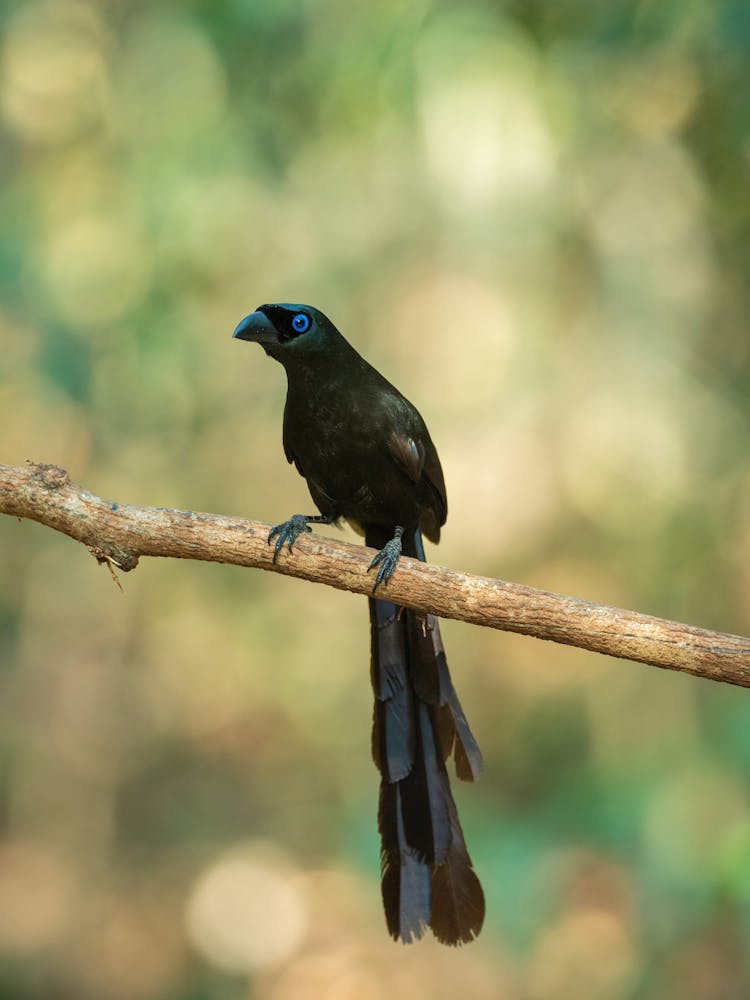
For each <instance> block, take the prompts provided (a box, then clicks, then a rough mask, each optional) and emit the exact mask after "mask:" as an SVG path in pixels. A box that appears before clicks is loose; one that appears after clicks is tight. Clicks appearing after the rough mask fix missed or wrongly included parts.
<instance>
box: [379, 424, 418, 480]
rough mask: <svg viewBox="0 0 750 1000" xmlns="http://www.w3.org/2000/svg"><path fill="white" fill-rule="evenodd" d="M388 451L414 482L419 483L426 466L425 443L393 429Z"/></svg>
mask: <svg viewBox="0 0 750 1000" xmlns="http://www.w3.org/2000/svg"><path fill="white" fill-rule="evenodd" d="M388 451H390V453H391V455H392V457H393V458H394V459H395V460H396V465H398V466H399V468H401V469H402V470H403V471H404V472H405V473H406V475H407V476H408V477H409V479H411V481H412V482H413V483H418V482H419V480H420V479H421V478H422V469H423V467H424V445H423V444H422V442H421V441H420V440H419V439H417V440H416V441H415V440H414V438H413V437H409V435H408V434H400V433H398V431H392V432H391V435H390V437H389V438H388Z"/></svg>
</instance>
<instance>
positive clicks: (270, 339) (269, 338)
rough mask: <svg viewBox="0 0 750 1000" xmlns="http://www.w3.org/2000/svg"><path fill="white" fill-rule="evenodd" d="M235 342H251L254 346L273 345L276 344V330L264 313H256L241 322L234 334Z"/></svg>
mask: <svg viewBox="0 0 750 1000" xmlns="http://www.w3.org/2000/svg"><path fill="white" fill-rule="evenodd" d="M232 336H233V337H235V338H236V339H237V340H251V341H254V342H255V343H256V344H275V343H277V342H278V339H279V337H278V334H277V333H276V328H275V327H274V325H273V323H272V322H271V321H270V319H269V318H268V316H266V314H265V313H262V312H259V311H256V312H252V313H250V315H249V316H245V318H244V319H243V320H241V321H240V322H239V323H238V324H237V327H236V328H235V331H234V333H233V334H232Z"/></svg>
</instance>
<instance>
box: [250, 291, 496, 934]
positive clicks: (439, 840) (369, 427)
mask: <svg viewBox="0 0 750 1000" xmlns="http://www.w3.org/2000/svg"><path fill="white" fill-rule="evenodd" d="M233 336H234V337H235V338H236V339H239V340H244V341H249V342H252V343H256V344H259V345H260V346H261V347H262V348H263V350H264V351H265V353H266V354H267V355H268V356H269V357H271V358H273V359H274V360H276V361H278V362H280V364H281V365H282V366H283V368H284V370H285V372H286V377H287V395H286V404H285V407H284V418H283V447H284V453H285V455H286V458H287V460H288V461H289V462H290V463H293V464H294V466H295V467H296V468H297V471H298V472H299V473H300V474H301V475H302V476H303V477H304V479H305V480H306V481H307V486H308V489H309V491H310V495H311V497H312V500H313V502H314V504H315V506H316V507H317V509H318V511H319V513H318V514H310V515H306V514H294V515H293V516H292V517H290V518H289V519H287V520H286V521H283V522H281V523H280V524H277V525H276V526H275V527H273V528H272V529H271V531H270V533H269V536H268V542H269V544H272V543H273V544H274V554H273V560H274V562H276V561H277V560H278V559H279V558H281V557H284V558H293V555H292V550H293V546H294V542H295V540H296V539H297V538H298V537H299V535H301V534H302V533H303V532H309V531H311V530H312V529H311V527H310V525H311V524H339V523H340V522H341V521H342V520H345V521H347V522H348V523H349V524H350V525H351V526H352V527H354V529H355V530H356V531H357V532H358V533H359V534H362V535H364V539H365V543H366V545H368V546H370V547H372V548H375V549H377V550H378V551H377V554H376V555H375V557H374V559H373V560H372V563H371V564H370V569H373V570H375V571H376V572H375V576H374V585H373V590H372V596H370V597H369V598H368V601H369V611H370V633H371V669H370V674H371V681H372V688H373V693H374V710H373V723H372V756H373V759H374V761H375V764H376V765H377V767H378V769H379V771H380V794H379V802H378V828H379V832H380V841H381V851H380V862H381V891H382V898H383V906H384V910H385V918H386V925H387V929H388V931H389V933H390V935H391V937H392V938H393V939H394V940H396V941H399V940H400V941H402V942H403V943H405V944H408V943H411V942H412V941H416V940H418V939H420V938H422V937H423V936H424V934H425V933H426V930H427V928H429V929H430V930H431V931H432V933H433V934H434V936H435V937H436V938H437V940H438V941H440V942H441V943H443V944H447V945H460V944H465V943H468V942H470V941H472V940H473V939H474V938H475V937H476V936H477V935H478V934H479V932H480V930H481V928H482V924H483V922H484V914H485V901H484V893H483V891H482V886H481V884H480V881H479V878H478V877H477V874H476V872H475V871H474V868H473V865H472V861H471V858H470V856H469V852H468V850H467V847H466V843H465V840H464V835H463V831H462V829H461V824H460V821H459V818H458V812H457V810H456V805H455V803H454V800H453V795H452V793H451V788H450V783H449V778H448V770H447V766H446V765H447V762H448V760H449V758H450V757H451V755H452V756H453V758H454V764H455V770H456V774H457V776H458V777H459V778H460V779H462V780H465V781H474V780H476V779H477V778H478V777H479V774H480V772H481V769H482V755H481V752H480V750H479V746H478V745H477V742H476V740H475V739H474V736H473V735H472V732H471V729H470V728H469V725H468V722H467V721H466V717H465V715H464V712H463V709H462V707H461V703H460V702H459V700H458V696H457V694H456V691H455V688H454V687H453V683H452V681H451V678H450V674H449V671H448V664H447V661H446V657H445V651H444V648H443V644H442V640H441V637H440V630H439V627H438V621H437V618H436V617H435V616H434V615H431V614H424V613H421V612H417V611H413V610H411V609H408V608H403V607H400V606H398V605H397V604H395V603H394V602H392V601H390V600H388V599H387V597H386V596H385V593H386V592H387V584H388V580H389V579H390V577H391V576H392V574H393V573H394V571H395V569H396V567H397V565H398V561H399V558H400V557H401V556H402V555H405V556H411V557H413V558H416V559H420V560H423V561H424V559H425V553H424V546H423V542H422V536H423V535H424V536H426V537H427V538H428V539H429V540H430V541H431V542H435V543H437V542H438V541H439V539H440V529H441V527H442V525H443V524H444V523H445V519H446V516H447V512H448V508H447V500H446V491H445V483H444V479H443V472H442V469H441V466H440V460H439V458H438V454H437V450H436V448H435V445H434V444H433V442H432V439H431V438H430V434H429V432H428V430H427V426H426V425H425V422H424V420H423V419H422V417H421V415H420V413H419V412H418V410H417V409H416V407H415V406H413V404H412V403H410V402H409V401H408V400H407V399H406V398H405V397H404V396H403V395H402V394H401V393H400V392H399V391H398V389H396V387H395V386H393V385H392V384H391V383H390V382H389V381H387V379H386V378H385V377H384V376H383V375H381V374H380V373H379V372H378V371H377V370H376V369H375V368H373V367H372V366H371V365H370V364H369V363H368V362H367V361H366V360H365V359H364V358H363V357H362V356H361V355H360V354H359V353H358V352H357V351H356V350H355V348H354V347H353V346H352V345H351V344H350V343H349V342H348V341H347V340H346V339H345V337H344V336H343V334H341V333H340V332H339V330H338V329H337V328H336V327H335V326H334V324H333V323H332V322H331V320H329V319H328V317H327V316H325V315H324V314H323V313H322V312H321V311H320V310H318V309H315V308H313V307H312V306H309V305H301V304H293V303H273V304H266V305H261V306H259V307H258V308H257V309H256V310H255V311H254V312H251V313H250V314H249V315H247V316H245V318H244V319H242V320H241V321H240V323H239V324H238V325H237V327H236V329H235V330H234V333H233ZM285 546H286V549H287V550H288V555H287V553H286V552H285V551H284V547H285Z"/></svg>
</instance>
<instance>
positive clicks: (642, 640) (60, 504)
mask: <svg viewBox="0 0 750 1000" xmlns="http://www.w3.org/2000/svg"><path fill="white" fill-rule="evenodd" d="M0 513H3V514H10V515H15V516H16V517H24V518H30V519H31V520H33V521H39V522H40V523H41V524H46V525H47V526H48V527H50V528H54V529H55V530H56V531H61V532H62V533H63V534H65V535H68V536H69V537H70V538H73V539H75V540H76V541H79V542H83V544H84V545H86V546H87V547H88V548H89V550H90V551H91V553H92V554H93V555H94V556H95V557H96V559H97V560H98V561H99V562H104V563H107V564H108V565H109V567H110V569H112V567H113V566H114V567H117V568H118V569H121V570H123V571H126V572H127V571H128V570H131V569H134V568H135V567H136V565H137V564H138V560H139V558H140V557H141V556H171V557H173V558H176V559H201V560H206V561H209V562H221V563H232V564H234V565H237V566H253V567H256V568H258V569H266V570H273V571H274V572H277V573H284V574H286V575H288V576H297V577H300V578H301V579H303V580H310V581H312V582H314V583H325V584H327V585H328V586H331V587H336V588H338V589H339V590H349V591H353V592H354V593H358V594H368V595H369V594H370V593H371V591H372V583H373V576H372V574H371V573H369V574H368V572H367V567H368V565H369V563H370V560H371V559H372V556H373V551H372V550H371V549H367V548H365V547H364V546H362V545H350V544H348V543H347V542H341V541H334V540H332V539H328V538H323V537H321V536H320V535H312V534H305V535H302V536H301V537H300V538H299V539H298V540H297V541H296V543H295V546H294V553H293V555H292V556H290V555H289V554H288V553H287V552H286V551H284V553H283V554H282V556H281V557H280V559H279V561H278V563H277V564H276V565H274V564H273V561H272V555H273V550H272V548H271V547H270V546H269V545H268V544H267V542H266V539H267V536H268V531H269V526H268V525H267V524H261V523H259V522H258V521H246V520H243V519H240V518H235V517H224V516H221V515H218V514H199V513H195V512H192V511H182V510H168V509H164V508H156V507H132V506H130V505H128V504H119V503H111V502H110V501H107V500H102V499H101V498H100V497H97V496H95V495H94V494H93V493H89V492H88V490H84V489H82V488H81V487H80V486H78V485H77V484H76V483H74V482H72V481H71V479H70V477H69V476H68V474H67V472H65V470H64V469H60V468H58V467H57V466H54V465H47V464H41V463H40V464H32V463H30V464H29V467H28V468H25V469H24V468H14V467H12V466H8V465H0ZM387 595H388V597H389V599H390V600H392V601H394V602H395V603H397V604H403V605H405V606H406V607H410V608H416V609H417V610H419V611H426V612H431V613H433V614H436V615H438V616H439V617H441V618H457V619H459V620H461V621H466V622H471V623H472V624H474V625H486V626H489V627H490V628H499V629H504V630H506V631H509V632H520V633H522V634H524V635H533V636H536V637H537V638H539V639H550V640H552V641H553V642H561V643H565V644H567V645H570V646H578V647H580V648H581V649H590V650H592V651H594V652H598V653H606V654H608V655H609V656H617V657H622V658H625V659H631V660H638V661H640V662H641V663H649V664H651V665H653V666H656V667H665V668H667V669H670V670H680V671H683V672H684V673H689V674H695V675H696V676H698V677H706V678H708V679H710V680H715V681H725V682H726V683H729V684H738V685H741V686H742V687H750V638H743V637H742V636H736V635H727V634H724V633H721V632H709V631H707V630H705V629H701V628H695V627H693V626H691V625H682V624H679V623H678V622H671V621H666V620H665V619H662V618H652V617H650V616H649V615H642V614H638V613H637V612H635V611H624V610H622V609H620V608H608V607H605V606H603V605H600V604H592V603H590V602H589V601H581V600H577V599H576V598H573V597H562V596H560V595H559V594H551V593H548V592H547V591H544V590H536V589H535V588H533V587H524V586H521V585H520V584H516V583H505V582H503V581H502V580H492V579H488V578H487V577H479V576H471V575H469V574H467V573H459V572H457V571H455V570H451V569H445V568H444V567H442V566H436V565H433V564H430V563H422V562H419V561H418V560H416V559H407V558H403V559H401V561H400V562H399V564H398V569H397V570H396V572H395V574H394V575H393V577H392V578H391V580H390V581H389V583H388V587H387Z"/></svg>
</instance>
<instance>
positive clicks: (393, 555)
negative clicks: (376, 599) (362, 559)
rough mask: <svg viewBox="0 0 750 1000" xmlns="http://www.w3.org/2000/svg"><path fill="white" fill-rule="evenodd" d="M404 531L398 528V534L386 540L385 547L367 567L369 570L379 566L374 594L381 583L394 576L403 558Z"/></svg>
mask: <svg viewBox="0 0 750 1000" xmlns="http://www.w3.org/2000/svg"><path fill="white" fill-rule="evenodd" d="M403 533H404V529H403V528H400V527H399V528H396V534H395V535H394V536H393V538H392V539H391V540H390V542H386V543H385V545H384V546H383V548H382V549H381V550H380V552H378V554H377V555H376V556H375V558H374V559H373V561H372V562H371V563H370V565H369V566H368V567H367V571H368V573H369V571H370V570H371V569H374V568H375V567H376V566H377V567H378V575H377V576H376V577H375V584H374V586H373V588H372V592H373V594H374V593H375V591H376V590H377V589H378V587H379V586H380V584H381V583H388V581H389V580H390V578H391V577H392V576H393V571H394V570H395V568H396V566H398V561H399V559H400V558H401V536H402V535H403Z"/></svg>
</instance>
